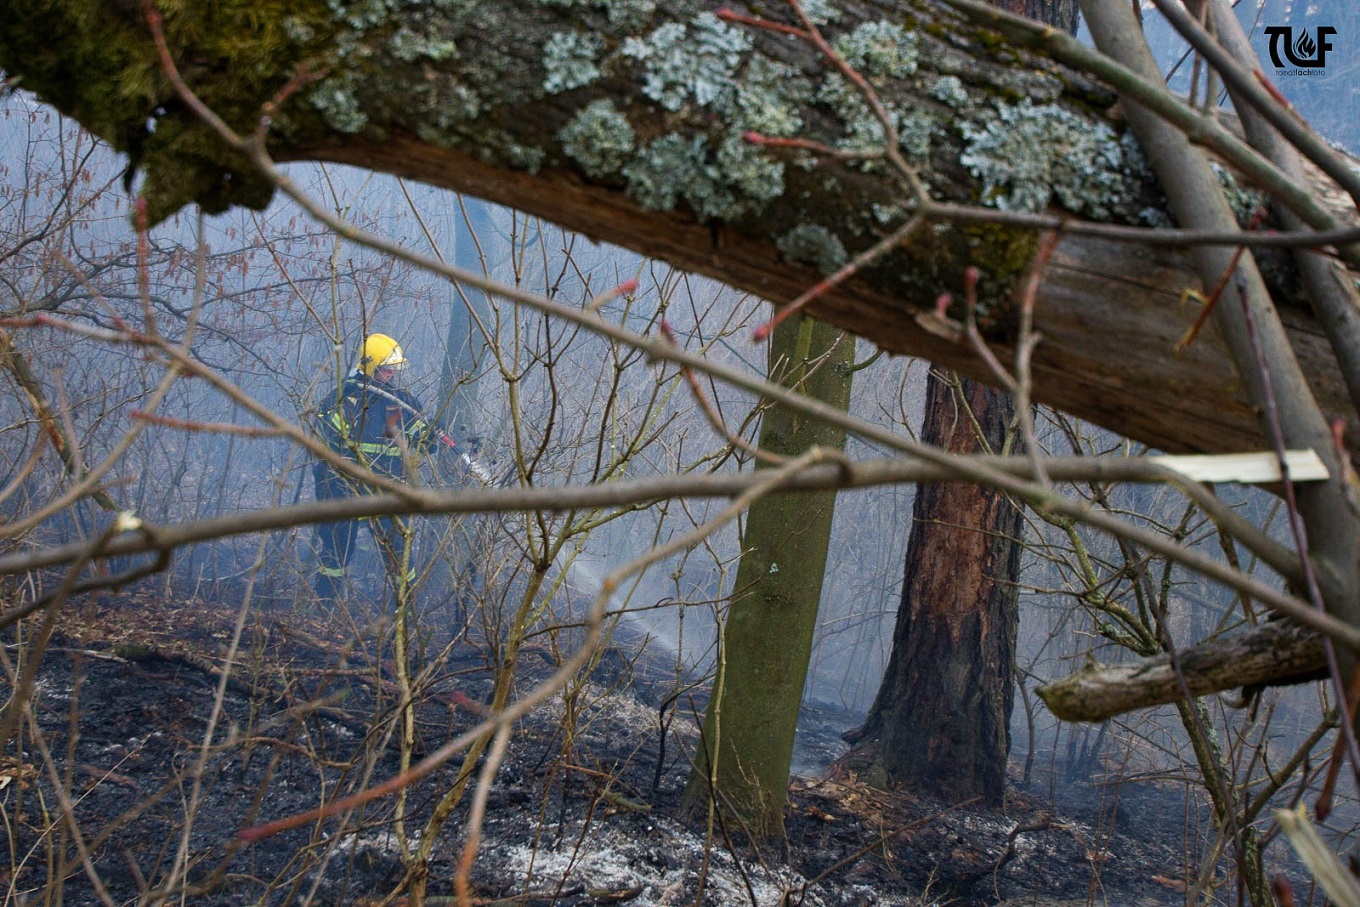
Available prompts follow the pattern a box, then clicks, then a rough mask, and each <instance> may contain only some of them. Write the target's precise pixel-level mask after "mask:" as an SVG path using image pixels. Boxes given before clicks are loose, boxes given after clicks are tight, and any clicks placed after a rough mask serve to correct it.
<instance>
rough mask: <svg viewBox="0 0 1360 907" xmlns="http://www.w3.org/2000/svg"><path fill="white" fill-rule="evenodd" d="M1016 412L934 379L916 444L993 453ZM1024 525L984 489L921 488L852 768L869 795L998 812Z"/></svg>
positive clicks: (966, 384)
mask: <svg viewBox="0 0 1360 907" xmlns="http://www.w3.org/2000/svg"><path fill="white" fill-rule="evenodd" d="M1014 413H1015V405H1014V403H1013V402H1012V400H1011V398H1010V395H1009V394H1006V393H1004V392H1000V391H996V390H993V389H991V388H989V387H986V386H985V385H982V384H978V383H977V382H974V381H969V380H968V379H967V378H962V379H957V383H956V381H955V380H953V379H952V376H950V377H946V376H941V375H940V374H939V373H937V372H936V371H934V370H932V371H931V374H930V380H929V382H928V383H927V391H926V409H925V417H924V420H923V423H922V427H921V439H922V440H924V441H926V442H927V443H930V444H936V445H939V446H941V447H945V448H947V449H949V450H951V451H956V452H959V453H978V452H981V451H983V450H984V448H989V449H991V450H1000V449H1001V447H1002V444H1003V442H1004V440H1005V436H1006V432H1007V429H1008V427H1009V425H1010V423H1011V417H1012V416H1013V415H1014ZM1021 517H1022V512H1021V509H1020V508H1019V507H1018V506H1016V505H1015V503H1014V502H1012V501H1011V500H1010V499H1009V498H1007V497H1006V495H1004V494H1001V493H999V492H997V491H994V490H992V489H989V488H979V487H977V486H975V485H963V484H958V483H952V482H942V483H938V484H929V485H927V484H922V485H920V486H918V487H917V489H916V500H915V502H914V503H913V505H912V526H911V535H910V537H909V539H908V541H907V557H906V569H905V576H904V579H903V584H902V605H901V607H900V608H899V609H898V612H897V626H896V628H895V630H894V631H893V646H892V654H891V656H890V657H889V660H888V668H887V672H886V673H885V675H884V678H883V684H882V686H880V687H879V691H878V695H877V696H876V697H875V699H874V704H873V707H872V708H871V709H870V712H869V717H868V720H867V722H866V723H865V726H864V729H863V731H862V732H861V733H862V735H863V736H862V737H861V739H860V740H859V741H858V742H857V744H856V747H855V749H854V750H853V751H852V752H851V754H850V756H848V757H847V764H848V765H850V766H851V767H853V768H855V769H856V770H857V771H858V772H859V773H860V774H861V775H862V776H864V777H866V778H867V779H868V781H869V782H870V783H871V784H877V785H880V786H900V787H903V788H905V789H907V790H910V791H912V792H913V793H916V794H923V795H927V796H937V797H942V798H944V799H947V800H951V801H954V802H963V801H965V800H971V799H974V798H980V799H981V800H982V802H983V803H985V804H987V805H989V806H993V807H996V806H1000V805H1001V801H1002V798H1003V796H1004V794H1005V789H1006V759H1007V756H1008V755H1009V754H1010V739H1011V738H1010V716H1011V705H1012V702H1013V699H1014V690H1015V685H1014V682H1013V673H1012V667H1013V663H1014V655H1015V635H1016V623H1017V620H1018V614H1019V609H1018V606H1017V597H1018V587H1017V586H1016V584H1015V579H1016V577H1017V575H1018V574H1019V566H1020V547H1021V546H1020V542H1019V537H1020V533H1021V530H1022V528H1023V523H1022V520H1021Z"/></svg>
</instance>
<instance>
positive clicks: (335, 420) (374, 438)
mask: <svg viewBox="0 0 1360 907" xmlns="http://www.w3.org/2000/svg"><path fill="white" fill-rule="evenodd" d="M406 365H407V361H406V357H405V355H403V354H402V351H401V345H400V344H398V343H397V341H396V340H393V339H392V338H391V337H389V336H387V335H386V334H369V335H368V336H367V337H366V338H364V343H363V347H362V349H361V350H360V353H359V361H358V363H357V364H356V365H355V366H354V369H353V371H351V372H350V373H349V375H348V376H347V377H346V378H345V381H344V383H343V384H342V385H341V387H340V389H339V394H338V395H337V394H336V392H335V391H331V392H330V393H328V394H326V395H325V396H323V397H322V398H321V400H320V402H319V403H318V405H317V413H318V414H319V419H320V423H321V435H322V437H323V438H324V439H325V441H326V443H327V445H328V446H329V447H330V449H331V450H333V451H335V452H336V453H337V454H339V455H340V456H342V457H344V458H345V459H347V460H352V461H354V462H355V463H358V464H359V465H361V466H363V467H366V468H367V469H370V470H372V471H373V472H374V473H375V474H376V475H380V476H384V477H387V478H395V479H400V478H402V477H403V475H404V473H405V470H406V466H407V463H408V462H409V461H410V460H411V457H412V456H413V455H416V454H419V453H422V452H424V451H425V450H427V449H428V448H429V447H430V446H431V445H432V444H433V443H435V442H436V441H438V440H439V439H442V438H447V437H448V436H447V435H446V434H445V433H444V431H443V430H442V428H441V427H440V426H439V425H438V424H436V423H432V422H429V421H427V420H426V419H425V418H424V416H422V415H421V413H422V412H423V407H421V405H420V401H418V400H417V399H416V398H415V397H414V396H413V395H412V394H411V393H409V392H408V391H406V390H405V389H403V388H402V387H400V386H399V385H398V384H397V381H396V375H397V372H399V371H401V370H403V369H405V368H406ZM448 443H451V442H448ZM403 448H404V449H403ZM313 476H314V477H315V480H316V499H317V500H318V501H325V500H329V499H332V498H341V497H349V496H351V495H355V494H367V493H370V492H371V491H372V487H371V486H365V485H363V484H362V483H359V482H356V481H355V480H353V479H351V478H347V477H345V476H342V475H340V474H339V473H337V472H336V471H335V470H334V469H332V468H331V466H330V465H329V464H327V463H325V462H318V463H316V464H315V466H313ZM360 522H366V523H367V524H368V528H369V530H370V531H371V532H372V533H373V540H374V542H375V543H376V544H377V546H378V548H379V550H380V551H381V552H382V558H383V566H384V567H385V568H386V570H387V576H388V579H389V581H390V582H391V583H392V585H393V587H394V588H398V589H399V588H402V586H403V585H404V586H406V587H407V588H409V586H410V583H411V582H412V581H413V580H414V579H415V576H416V571H415V567H414V566H413V565H412V563H411V532H410V522H409V520H407V519H403V518H393V517H374V518H367V519H364V520H342V521H340V522H333V523H320V524H318V525H317V528H316V541H317V569H316V576H315V578H314V580H313V583H312V588H313V590H314V591H315V592H316V597H317V600H318V601H320V602H334V601H336V600H337V599H340V598H341V597H343V595H344V590H345V587H346V583H345V569H346V567H347V566H348V565H349V561H350V557H351V555H352V554H353V550H354V542H355V538H356V536H357V535H358V532H359V523H360Z"/></svg>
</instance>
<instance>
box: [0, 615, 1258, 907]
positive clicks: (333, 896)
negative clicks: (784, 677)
mask: <svg viewBox="0 0 1360 907" xmlns="http://www.w3.org/2000/svg"><path fill="white" fill-rule="evenodd" d="M77 611H78V613H73V614H71V615H70V619H69V620H64V621H63V622H62V631H61V635H60V636H59V637H58V638H56V639H54V640H53V641H52V642H51V644H50V645H49V646H48V651H47V652H46V654H45V655H44V656H43V659H42V661H41V668H40V670H39V671H38V673H37V676H36V683H35V687H34V694H33V702H34V706H35V707H34V709H33V710H32V714H33V716H34V719H35V720H34V721H32V722H29V723H28V724H27V725H26V726H25V727H23V728H22V729H21V732H20V734H19V735H18V739H19V741H20V743H21V744H22V755H21V757H19V758H15V752H14V745H13V744H11V746H10V749H9V750H8V751H7V753H6V756H7V759H6V761H5V762H3V763H0V788H2V789H0V806H2V807H3V810H4V815H5V817H6V825H5V828H6V833H7V834H8V835H9V836H10V840H9V842H8V843H9V848H8V852H9V853H10V854H11V860H10V861H9V866H8V867H4V868H2V869H0V872H2V873H3V875H2V876H0V880H2V881H3V883H4V885H5V886H6V889H7V897H6V899H5V900H6V903H16V904H24V903H40V902H43V901H45V900H46V901H48V902H51V900H52V899H53V896H54V895H56V894H59V895H60V899H61V900H62V901H63V902H64V903H66V904H85V903H100V902H101V901H103V900H105V899H107V901H108V902H111V903H115V904H131V903H138V902H143V903H147V902H152V903H154V902H159V901H170V900H177V901H182V902H184V903H192V904H205V905H213V904H221V905H234V904H242V903H259V904H337V905H339V904H363V903H375V904H376V903H381V902H384V899H385V898H387V897H388V896H389V895H390V894H392V893H393V892H400V891H405V890H406V889H405V887H404V882H409V881H410V869H409V868H408V867H411V866H421V865H423V866H426V867H428V882H427V889H426V892H427V896H428V897H429V899H430V903H441V904H447V903H456V902H457V901H456V899H455V900H450V899H453V898H455V895H456V891H455V885H454V879H455V876H456V875H457V873H458V868H459V865H460V860H461V859H462V856H463V854H464V850H465V846H466V844H467V834H468V823H467V819H468V813H469V809H470V805H471V803H472V801H473V799H474V797H473V793H474V787H475V784H476V778H477V775H476V772H477V770H478V768H479V766H480V765H482V764H484V763H482V762H478V763H477V764H474V765H472V766H464V764H463V759H462V757H461V756H457V757H454V758H452V759H450V760H448V761H447V762H444V763H443V764H441V765H439V766H438V767H437V768H435V769H434V771H432V772H431V773H429V774H427V775H426V776H424V777H423V778H421V779H420V780H418V781H416V782H414V783H412V784H410V785H408V786H407V787H405V788H404V791H403V793H402V794H400V795H397V794H389V795H388V796H385V797H382V798H379V799H377V800H374V801H372V802H369V803H366V804H363V805H358V806H354V807H352V808H348V809H345V810H343V811H342V812H341V813H340V814H338V815H334V816H331V817H328V818H324V819H316V818H313V819H309V820H307V821H305V822H303V823H301V825H300V826H299V827H296V828H291V829H289V830H286V831H283V832H281V833H278V834H275V835H273V836H271V837H267V838H264V839H263V840H259V841H255V842H253V843H247V842H246V841H245V840H243V839H242V838H241V837H239V836H238V833H239V832H240V831H241V830H242V829H246V828H252V827H259V826H261V825H263V824H265V823H269V822H274V821H277V820H281V819H286V818H288V817H290V816H299V815H303V814H305V813H307V812H308V811H309V810H314V809H316V808H317V807H319V806H324V805H326V804H331V803H334V802H335V801H337V800H338V799H339V798H342V797H344V796H346V795H349V794H352V793H354V792H357V791H360V790H363V789H365V788H368V787H371V786H372V785H375V784H378V783H380V782H382V781H385V780H387V779H389V778H392V777H394V776H396V775H398V774H399V773H400V772H401V771H402V768H403V763H402V757H401V753H400V747H399V745H398V741H399V739H400V735H401V728H402V717H401V716H402V709H401V707H400V706H401V701H400V697H399V695H398V690H399V687H398V685H397V683H396V681H395V679H394V678H395V670H394V667H393V660H392V651H391V642H390V639H391V632H390V628H389V627H383V626H379V627H378V628H377V629H373V628H368V629H365V628H364V627H362V626H361V625H360V622H357V621H353V620H338V619H336V618H335V617H334V616H331V617H328V618H326V619H321V618H318V617H315V616H308V615H305V614H299V613H298V612H296V611H292V610H285V609H279V610H275V611H266V612H263V613H258V614H256V615H255V616H253V617H252V618H251V620H250V621H249V625H248V627H247V631H246V633H245V634H244V637H243V639H242V644H241V647H240V651H239V653H238V655H237V657H236V659H235V662H234V664H233V667H232V669H231V671H230V673H229V675H228V676H229V681H228V682H227V684H226V685H225V688H224V696H223V698H222V704H221V711H220V714H219V715H218V717H217V719H216V721H215V730H214V732H213V737H212V741H211V745H210V746H208V747H206V748H205V747H204V738H205V735H206V734H207V731H208V727H209V722H210V721H211V720H212V716H213V713H214V702H215V700H216V697H217V695H218V690H219V685H220V682H221V678H222V676H223V674H222V669H223V667H224V665H225V656H226V652H227V645H228V641H229V640H230V638H231V636H232V632H233V622H234V621H235V619H236V616H235V613H234V612H233V611H231V610H229V609H227V608H225V607H224V606H216V605H212V604H208V603H203V602H190V603H184V604H178V605H175V604H166V603H158V602H156V601H149V600H133V599H131V598H124V599H123V600H121V601H119V602H116V603H112V604H104V605H99V606H94V605H90V606H85V607H83V608H78V609H77ZM615 640H616V641H615V643H614V647H613V648H611V649H609V650H607V651H605V652H604V653H603V654H602V656H601V658H600V659H599V663H598V664H597V666H596V669H595V670H594V672H593V673H592V674H591V675H590V676H589V678H587V679H583V680H582V681H581V682H580V683H578V684H575V685H574V686H573V687H572V688H571V690H570V691H569V695H557V696H555V697H553V698H552V699H551V700H550V701H549V702H547V703H546V704H544V705H542V706H540V707H539V708H537V709H536V710H534V711H533V712H531V713H530V714H529V715H527V716H526V717H525V719H524V720H523V721H521V722H520V724H519V725H518V726H517V728H516V732H515V735H514V736H513V738H512V740H511V743H510V745H509V748H508V752H507V753H506V757H505V759H504V761H503V763H502V764H501V766H500V768H499V770H498V771H497V773H496V775H495V779H494V783H493V784H492V785H491V787H490V789H489V795H488V796H487V799H486V814H485V821H484V823H483V825H482V829H481V840H480V843H479V846H478V847H477V849H476V855H475V860H474V861H473V862H472V864H471V869H470V871H469V873H468V874H467V877H466V878H467V880H468V882H469V885H470V890H469V891H468V892H467V896H468V898H469V902H470V903H474V904H518V905H587V904H633V905H667V904H675V905H681V904H684V905H739V904H752V905H758V907H766V905H770V907H773V905H782V904H801V905H808V907H819V905H825V907H830V905H904V907H905V905H924V904H934V903H945V902H948V903H952V904H959V905H974V904H975V905H981V904H988V905H991V904H1013V905H1018V904H1028V905H1036V907H1037V905H1059V904H1068V903H1072V904H1118V905H1154V904H1156V905H1160V904H1180V903H1183V902H1184V900H1185V898H1186V896H1187V894H1186V890H1185V889H1186V886H1185V882H1184V879H1185V877H1186V873H1187V870H1186V863H1187V859H1191V860H1193V859H1194V857H1195V856H1196V854H1199V853H1201V852H1202V850H1203V847H1204V842H1203V841H1201V840H1198V836H1199V832H1194V836H1195V837H1196V839H1195V840H1191V839H1190V837H1189V835H1190V834H1191V833H1190V832H1187V829H1203V828H1204V827H1205V826H1204V817H1203V812H1202V807H1201V806H1199V805H1198V804H1197V803H1196V802H1194V801H1193V798H1188V797H1187V793H1186V790H1185V789H1184V788H1182V787H1169V786H1167V787H1164V786H1159V785H1156V784H1150V783H1145V784H1123V785H1111V784H1083V785H1064V787H1063V796H1062V797H1059V798H1057V799H1056V800H1055V799H1054V798H1053V797H1051V796H1047V795H1040V794H1039V793H1031V792H1025V791H1015V792H1013V794H1012V795H1011V796H1010V797H1009V799H1008V802H1007V804H1006V808H1005V810H1004V811H1002V812H988V811H981V810H975V809H967V808H952V807H950V806H949V805H948V804H946V803H942V802H932V801H928V800H924V799H919V798H914V797H909V796H906V795H904V794H901V793H892V792H883V791H877V790H874V789H871V788H869V787H868V786H866V785H864V784H862V783H861V782H859V781H858V780H857V779H855V778H853V777H836V776H834V775H835V773H834V772H831V771H830V770H831V768H832V764H833V762H834V760H835V759H836V758H837V757H838V756H839V755H840V754H841V753H842V752H843V750H844V746H845V745H844V744H843V743H842V742H841V741H840V733H841V732H842V731H844V730H846V729H847V728H849V727H851V726H852V725H854V724H856V723H857V721H858V716H854V715H850V714H848V713H844V712H841V711H838V710H836V709H834V708H831V707H828V706H809V707H808V708H807V709H806V715H805V718H806V720H805V721H804V722H803V729H802V731H801V733H800V740H799V754H798V757H797V768H798V772H799V776H798V777H797V778H796V779H795V780H794V782H793V784H792V788H791V795H790V808H789V813H788V819H787V840H786V841H785V842H784V843H782V844H781V845H779V846H761V847H753V846H752V845H751V844H750V843H749V842H748V840H747V839H746V836H745V835H743V834H742V832H741V829H739V828H730V827H726V826H724V825H723V824H722V823H720V822H716V821H715V822H707V821H704V820H703V818H702V817H701V818H700V819H698V820H694V819H687V820H681V819H679V818H676V816H677V814H678V807H679V802H680V797H681V793H682V791H683V788H684V785H685V782H686V778H687V775H688V771H689V764H690V763H689V755H690V754H691V753H692V752H693V751H694V748H695V746H696V743H697V740H698V730H697V724H698V722H697V718H698V716H699V715H700V714H701V713H702V707H703V701H704V690H703V688H702V686H701V685H698V686H695V685H692V680H691V679H685V678H677V677H676V676H675V672H674V670H673V656H668V655H666V654H665V653H661V652H653V651H651V649H650V648H649V647H647V646H646V645H644V641H642V640H628V641H624V637H622V636H616V637H615ZM416 648H417V654H416V657H415V662H416V683H417V686H418V696H417V705H416V708H415V709H414V712H413V717H414V724H413V728H414V733H415V740H416V746H415V751H414V752H413V753H412V754H411V756H410V758H411V760H412V761H417V762H418V761H419V760H420V759H421V758H423V757H425V756H427V755H429V754H430V753H433V752H435V751H437V750H438V749H439V748H440V747H441V746H443V745H444V744H445V743H446V742H447V741H448V740H450V739H452V738H453V737H455V736H457V735H458V734H459V733H461V732H463V731H465V730H467V729H468V728H469V727H471V726H472V725H474V724H475V723H476V721H477V720H478V719H479V717H480V713H481V709H482V706H481V704H483V703H485V702H488V701H489V700H490V698H491V695H492V692H493V687H494V683H495V673H494V668H495V666H496V665H497V664H498V663H500V661H501V660H502V659H504V658H505V656H506V653H505V651H504V649H503V647H501V646H499V645H494V644H490V643H487V642H486V641H482V642H473V641H471V640H470V639H469V638H466V637H464V638H463V639H462V640H461V641H459V642H457V643H456V644H454V645H452V646H450V647H447V648H445V647H443V646H442V645H439V644H436V642H435V641H434V640H430V639H424V640H419V641H418V645H417V646H416ZM560 657H561V650H560V649H554V648H551V647H540V646H537V645H534V644H529V645H527V646H526V647H525V648H524V649H522V650H521V651H520V652H519V653H518V668H517V671H516V679H515V687H514V689H515V694H516V695H522V694H523V693H524V692H525V691H528V690H530V689H532V688H533V686H534V685H535V684H537V683H540V682H542V681H543V680H544V679H545V678H546V677H547V676H548V675H549V674H550V673H551V672H552V670H553V669H554V668H555V667H556V665H557V664H558V663H559V660H560ZM422 659H423V660H422ZM10 676H11V678H13V677H14V676H15V675H14V674H11V675H10ZM44 751H45V752H47V753H48V754H50V758H48V759H44V757H43V752H44ZM483 758H484V757H483ZM465 769H466V770H469V771H471V772H472V773H473V774H472V781H471V785H470V786H469V787H468V789H467V791H466V792H465V793H464V794H463V795H462V796H461V797H460V798H458V800H457V804H456V806H455V807H454V809H453V812H452V814H451V815H450V817H449V818H448V820H447V821H446V822H444V823H443V824H442V826H440V828H439V829H438V830H437V833H436V834H435V836H434V838H433V839H432V840H431V841H429V842H428V847H427V848H426V849H427V850H428V853H429V858H428V860H427V861H425V862H424V863H421V862H420V861H417V860H414V859H413V858H412V856H411V855H414V854H416V853H418V852H420V851H421V849H422V845H424V844H426V843H427V842H426V836H427V835H428V834H429V823H430V817H431V815H433V814H434V813H435V812H436V810H437V809H438V808H439V804H440V803H441V801H442V800H444V799H445V798H446V797H447V795H448V792H449V791H450V790H452V789H455V788H456V786H457V785H458V782H459V778H460V772H463V771H464V770H465ZM58 786H60V787H62V788H63V789H64V791H65V793H66V794H67V795H68V796H69V799H70V800H71V801H72V802H73V809H74V816H75V819H76V822H75V826H74V827H72V826H71V824H70V823H67V822H63V821H62V820H61V818H60V813H61V811H60V808H59V804H60V795H59V794H58ZM82 850H83V851H85V852H87V853H88V854H89V859H88V861H83V860H82V859H81V857H80V853H81V851H82ZM58 889H59V890H58ZM1210 896H1211V898H1212V897H1218V898H1220V899H1221V900H1222V902H1224V903H1228V902H1230V901H1234V900H1235V893H1234V891H1233V890H1232V888H1231V886H1228V887H1225V888H1224V889H1223V890H1222V891H1220V892H1218V893H1217V894H1213V893H1212V892H1211V893H1210Z"/></svg>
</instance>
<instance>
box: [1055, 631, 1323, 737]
mask: <svg viewBox="0 0 1360 907" xmlns="http://www.w3.org/2000/svg"><path fill="white" fill-rule="evenodd" d="M1326 669H1327V666H1326V663H1325V659H1324V657H1323V651H1322V638H1321V637H1319V636H1318V635H1317V634H1316V633H1313V632H1312V631H1311V630H1305V629H1303V628H1302V627H1299V626H1297V625H1296V624H1291V623H1286V622H1284V621H1272V622H1270V623H1266V624H1262V625H1261V626H1260V627H1258V628H1256V629H1254V630H1252V631H1250V632H1247V633H1240V634H1237V635H1235V636H1229V637H1226V638H1223V639H1216V640H1211V641H1209V642H1204V643H1201V644H1200V645H1197V646H1195V647H1193V648H1190V649H1187V650H1185V651H1184V652H1181V653H1180V654H1179V656H1178V658H1177V660H1176V663H1175V664H1173V663H1172V660H1171V658H1170V656H1166V655H1159V656H1156V657H1153V658H1146V659H1140V660H1138V661H1132V662H1128V663H1127V664H1114V665H1111V664H1101V663H1100V662H1096V661H1093V662H1090V663H1089V664H1087V665H1086V666H1085V667H1084V668H1082V669H1081V670H1080V671H1078V672H1076V673H1075V674H1069V675H1068V676H1067V677H1064V678H1062V679H1061V680H1057V681H1054V682H1053V683H1050V684H1048V685H1046V686H1043V687H1040V688H1039V690H1038V693H1039V698H1040V699H1042V700H1043V701H1044V703H1045V704H1046V705H1047V706H1048V708H1049V710H1050V711H1052V712H1053V714H1054V715H1056V716H1057V717H1058V718H1061V719H1062V720H1063V721H1104V720H1105V719H1107V718H1113V717H1114V716H1116V715H1122V714H1123V713H1125V712H1131V711H1133V710H1134V709H1143V708H1150V707H1152V706H1156V705H1162V704H1164V703H1168V702H1177V701H1180V700H1182V699H1184V698H1185V690H1186V689H1188V690H1189V691H1190V695H1191V696H1207V695H1210V694H1212V693H1219V692H1222V691H1224V690H1231V689H1236V688H1238V687H1259V686H1282V685H1285V684H1290V683H1303V682H1305V681H1309V680H1318V679H1320V678H1322V677H1324V676H1326ZM1177 671H1179V672H1180V675H1181V677H1183V678H1184V681H1185V687H1184V688H1182V686H1181V682H1180V681H1179V680H1178V679H1177V677H1176V673H1177Z"/></svg>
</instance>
